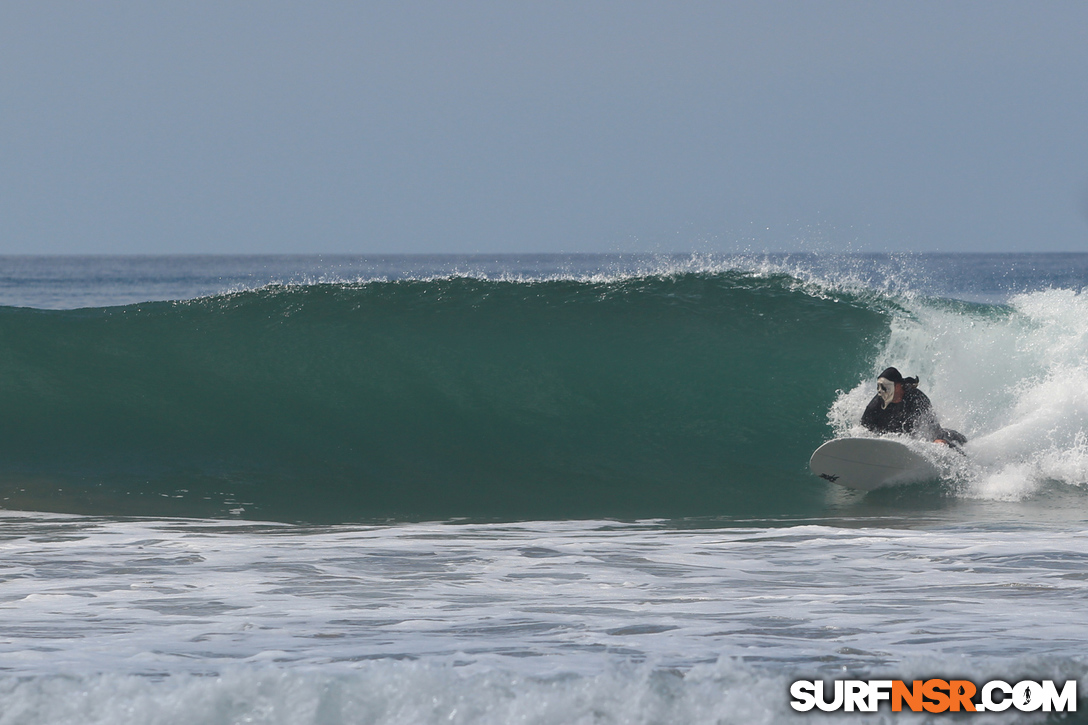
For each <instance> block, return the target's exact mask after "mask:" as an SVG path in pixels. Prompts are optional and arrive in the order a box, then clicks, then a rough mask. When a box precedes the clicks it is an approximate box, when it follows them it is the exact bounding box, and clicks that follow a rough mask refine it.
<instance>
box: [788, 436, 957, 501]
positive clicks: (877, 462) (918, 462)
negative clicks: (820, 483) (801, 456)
mask: <svg viewBox="0 0 1088 725" xmlns="http://www.w3.org/2000/svg"><path fill="white" fill-rule="evenodd" d="M808 466H809V468H811V469H812V472H813V473H815V474H816V475H817V476H819V477H820V478H822V479H824V480H825V481H830V482H831V483H835V484H838V485H840V486H846V487H847V488H855V489H858V490H859V491H872V490H873V489H874V488H880V487H882V486H895V485H897V484H901V483H917V482H918V481H929V480H932V479H935V478H939V477H940V470H939V469H938V468H937V466H935V465H934V464H933V463H932V462H930V461H929V460H927V459H926V458H925V457H924V456H922V455H921V454H920V453H917V452H916V451H913V450H911V449H910V448H908V447H907V446H906V445H904V444H903V443H900V442H899V441H895V440H889V439H887V438H837V439H835V440H833V441H828V442H827V443H824V444H823V445H822V446H820V447H819V448H817V449H816V452H815V453H813V454H812V458H811V459H810V460H809V462H808Z"/></svg>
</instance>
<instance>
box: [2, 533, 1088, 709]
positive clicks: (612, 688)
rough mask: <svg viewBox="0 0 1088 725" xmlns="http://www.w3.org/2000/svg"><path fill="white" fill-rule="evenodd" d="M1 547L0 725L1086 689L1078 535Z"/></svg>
mask: <svg viewBox="0 0 1088 725" xmlns="http://www.w3.org/2000/svg"><path fill="white" fill-rule="evenodd" d="M0 523H2V524H3V527H4V528H3V530H4V531H5V539H4V540H3V541H2V542H0V552H2V561H3V562H4V564H3V569H2V571H3V577H4V579H5V581H4V585H3V589H2V597H0V725H14V724H15V723H19V724H20V725H23V724H25V723H34V724H42V725H46V724H52V723H73V722H79V723H92V724H93V723H110V724H111V725H127V724H129V723H131V724H133V725H136V724H137V723H138V724H139V725H156V724H163V725H166V724H173V723H186V725H188V724H190V723H284V724H288V723H289V724H290V725H305V724H308V723H376V724H379V723H380V724H384V723H391V724H397V725H400V724H403V725H408V724H412V725H415V724H417V723H484V724H490V723H496V724H498V723H502V724H503V725H505V724H506V723H537V724H540V725H548V724H551V723H555V724H556V725H559V724H564V725H565V724H567V723H587V724H588V723H632V724H637V723H691V724H693V725H698V724H701V723H715V724H728V723H744V724H748V723H778V722H792V721H797V722H809V721H810V715H798V714H796V713H793V711H792V710H790V708H789V704H788V703H789V698H788V683H789V682H790V681H792V680H793V679H811V678H812V677H824V678H827V679H830V678H834V677H853V676H864V677H870V676H872V677H883V676H887V677H889V678H903V679H907V680H909V679H912V678H928V677H939V676H945V677H951V676H955V677H969V678H971V679H973V680H975V681H976V682H983V681H986V680H988V679H994V678H1001V679H1006V680H1009V679H1012V680H1015V679H1022V678H1025V677H1032V676H1039V677H1042V676H1045V677H1048V678H1051V679H1059V680H1064V679H1069V678H1081V679H1082V687H1083V686H1084V682H1085V681H1088V679H1086V678H1085V673H1086V672H1088V663H1086V662H1085V661H1084V659H1083V651H1084V625H1083V622H1084V621H1085V605H1084V602H1085V601H1088V600H1086V599H1085V596H1084V594H1085V591H1086V587H1088V582H1086V581H1085V579H1084V577H1083V571H1084V564H1085V562H1086V561H1088V532H1086V531H1084V530H1080V529H1075V530H1069V529H1068V528H1055V527H1047V526H1043V527H1025V526H1023V525H1022V524H1017V525H1015V526H1012V527H1008V528H1004V529H1002V528H999V527H994V526H990V527H989V528H987V527H982V526H971V527H963V526H959V525H951V526H946V527H937V528H932V529H928V530H920V529H896V528H882V527H874V526H868V527H866V526H863V525H861V524H863V523H864V522H854V523H855V525H858V527H857V528H844V527H835V526H822V525H813V524H803V525H796V526H786V527H780V528H766V527H752V526H749V527H746V528H707V529H676V528H668V527H665V526H663V525H662V524H661V522H643V523H635V524H617V523H614V522H533V523H523V524H402V525H395V526H329V527H319V528H307V527H297V526H284V525H259V524H247V523H242V522H211V521H178V520H172V521H167V520H103V519H84V518H79V517H64V516H43V515H34V514H12V515H7V514H5V515H4V517H3V518H2V519H0ZM886 710H887V709H886V708H885V712H883V713H880V714H879V715H877V716H875V717H873V718H871V719H870V720H869V721H872V722H881V721H885V720H884V719H886V718H887V717H888V716H889V714H888V712H887V711H886ZM882 718H883V719H882ZM829 720H831V721H837V720H845V721H849V722H859V721H860V722H866V720H865V718H864V717H858V716H857V714H854V715H841V716H840V717H834V716H833V717H830V718H829ZM916 720H918V721H920V720H921V718H916ZM976 720H977V721H978V722H989V721H992V720H987V719H986V718H985V717H980V718H976ZM1029 720H1030V718H1023V719H1016V718H1012V717H1001V718H998V719H997V721H1000V722H1009V721H1029ZM898 721H903V720H902V718H900V719H897V722H898ZM905 721H907V722H910V721H911V720H910V717H909V716H908V717H907V718H906V720H905Z"/></svg>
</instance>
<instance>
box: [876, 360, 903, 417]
mask: <svg viewBox="0 0 1088 725" xmlns="http://www.w3.org/2000/svg"><path fill="white" fill-rule="evenodd" d="M876 394H877V395H879V396H880V401H881V404H880V407H881V408H887V407H888V404H889V403H898V402H900V401H901V400H903V374H902V373H901V372H899V370H898V369H896V368H888V369H886V370H885V371H884V372H882V373H881V374H880V375H879V376H877V379H876Z"/></svg>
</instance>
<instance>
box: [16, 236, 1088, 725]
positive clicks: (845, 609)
mask: <svg viewBox="0 0 1088 725" xmlns="http://www.w3.org/2000/svg"><path fill="white" fill-rule="evenodd" d="M1085 285H1088V255H1085V254H1015V255H937V254H922V255H898V256H889V255H847V256H833V255H733V256H726V255H721V256H714V255H709V256H708V255H695V256H692V255H666V256H636V255H530V256H497V257H495V256H455V257H454V256H387V257H289V256H274V257H214V256H212V257H85V258H83V257H80V258H77V257H0V411H3V415H2V416H0V507H2V508H0V725H11V724H14V723H20V724H22V723H74V722H80V723H133V724H136V723H140V724H143V723H186V724H190V723H292V724H294V723H440V722H441V723H504V724H505V723H515V722H524V723H541V724H544V723H556V724H560V723H562V724H565V723H779V722H793V721H796V722H806V721H810V720H812V719H813V718H815V719H816V720H819V721H825V720H826V721H839V720H842V721H847V722H892V721H895V722H899V721H903V722H928V720H926V719H925V718H924V717H923V716H921V715H911V714H909V713H908V714H906V715H900V714H895V715H893V714H892V713H891V712H890V711H888V709H887V705H885V706H884V710H883V711H881V712H879V713H876V714H869V715H865V714H858V713H838V714H830V715H821V716H818V717H817V716H814V715H812V714H801V713H795V712H794V711H793V710H792V709H791V708H790V707H789V700H790V696H789V685H790V683H791V682H792V681H794V680H796V679H815V678H821V677H822V678H825V679H843V678H847V677H850V678H856V679H867V678H878V677H880V678H886V679H903V680H911V679H926V678H929V677H941V678H946V679H947V678H949V677H960V678H966V679H971V680H972V681H974V682H976V683H983V682H985V681H988V680H992V679H1002V680H1006V681H1009V682H1016V681H1018V680H1021V679H1055V680H1068V679H1079V681H1080V684H1079V687H1080V693H1081V694H1082V695H1083V694H1084V693H1085V692H1088V297H1086V296H1085V294H1084V291H1083V289H1084V287H1085ZM888 365H895V366H897V367H899V368H900V370H902V371H903V372H904V374H908V375H918V376H920V378H921V387H922V389H923V390H925V391H926V393H927V394H928V395H929V396H930V398H931V399H932V400H933V401H934V404H935V406H936V409H937V412H938V414H939V416H940V418H941V422H942V424H944V425H946V426H948V427H952V428H956V429H958V430H961V431H963V432H964V433H965V434H966V435H967V436H968V438H969V439H970V440H969V443H968V444H967V446H966V452H967V453H968V456H967V458H966V459H965V461H964V465H962V466H961V467H958V468H957V470H956V471H954V472H949V474H948V477H947V478H946V479H945V480H942V481H939V482H930V483H927V484H920V485H916V486H902V487H897V488H893V489H888V490H883V491H876V492H873V493H870V494H867V495H865V494H861V493H859V492H853V491H847V490H845V489H841V488H840V487H837V486H835V485H833V484H830V483H827V482H825V481H822V480H820V479H817V478H815V477H814V476H812V475H811V474H810V473H809V472H808V469H807V462H808V456H809V455H810V453H811V452H812V450H814V449H815V448H816V447H817V446H819V445H820V444H821V443H822V442H823V441H825V440H829V439H831V438H833V437H836V436H841V435H851V434H856V433H858V432H859V430H858V425H857V421H858V419H859V417H860V414H861V410H862V409H863V408H864V405H865V403H866V402H867V401H868V399H869V398H870V397H871V396H872V394H873V390H874V385H875V383H874V378H875V374H876V373H877V372H878V371H879V370H881V369H883V368H884V367H887V366H888ZM1081 709H1083V708H1081ZM1078 716H1081V713H1077V715H1075V716H1073V717H1072V718H1068V717H1061V716H1056V715H1053V714H1051V715H1047V714H1046V713H1033V714H1029V713H1017V712H1015V711H1007V712H1005V713H1002V714H996V713H989V714H985V715H975V716H970V717H969V718H968V719H970V720H972V721H977V722H980V723H981V722H1048V721H1060V722H1067V721H1068V722H1072V721H1075V720H1076V717H1078ZM929 717H931V718H934V719H935V720H941V719H948V720H950V721H952V720H955V721H958V719H957V718H955V717H951V716H949V715H940V716H929ZM912 718H913V719H912ZM1048 718H1049V720H1048Z"/></svg>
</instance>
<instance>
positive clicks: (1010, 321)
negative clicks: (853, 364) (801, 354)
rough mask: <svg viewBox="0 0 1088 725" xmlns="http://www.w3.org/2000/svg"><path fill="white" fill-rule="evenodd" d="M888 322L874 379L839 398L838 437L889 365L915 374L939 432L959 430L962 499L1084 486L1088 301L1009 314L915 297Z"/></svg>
mask: <svg viewBox="0 0 1088 725" xmlns="http://www.w3.org/2000/svg"><path fill="white" fill-rule="evenodd" d="M905 304H906V305H907V312H906V313H905V314H902V315H899V316H897V317H896V318H895V319H893V321H892V323H891V330H890V334H889V336H888V339H887V340H886V341H885V342H884V344H883V345H882V346H881V348H880V350H879V352H878V354H877V355H876V356H875V358H874V360H873V365H872V375H871V377H869V378H867V379H865V380H861V381H859V382H858V383H857V385H856V386H855V387H854V388H852V389H851V390H849V391H846V392H844V393H842V394H841V395H840V396H839V398H838V400H837V401H836V402H835V404H834V405H833V407H832V409H831V411H830V413H829V419H830V421H831V423H832V425H833V426H834V427H835V429H836V431H837V432H838V433H839V434H840V435H857V434H859V433H861V432H862V431H861V430H860V427H859V425H858V422H857V421H858V418H859V417H860V412H861V410H862V409H863V408H864V407H865V405H866V403H867V402H868V400H869V399H870V398H871V397H872V395H873V382H872V381H873V379H874V378H875V376H876V373H877V372H879V371H880V370H881V369H883V368H884V367H886V366H888V365H894V366H896V367H898V368H899V369H900V370H901V371H902V372H903V374H904V375H919V376H920V377H921V388H922V389H923V390H925V391H926V393H927V394H928V395H929V397H930V398H931V399H932V400H933V402H934V405H935V407H936V409H937V411H938V413H939V415H940V418H941V422H942V424H944V425H945V426H946V427H950V428H955V429H958V430H960V431H962V432H963V433H965V434H966V435H967V436H968V437H969V438H970V439H971V440H970V443H969V444H968V446H967V451H968V452H969V454H970V460H971V462H972V465H971V466H967V467H963V468H962V470H960V471H959V475H958V477H959V478H960V480H961V482H962V484H963V487H962V493H963V494H964V495H967V496H976V497H980V498H990V499H998V500H1022V499H1023V498H1024V497H1026V496H1030V495H1032V494H1034V493H1036V492H1038V491H1039V490H1040V488H1041V487H1042V486H1044V485H1045V484H1047V483H1051V482H1057V483H1060V484H1065V485H1071V486H1086V485H1088V437H1086V436H1088V295H1085V294H1083V293H1080V292H1076V291H1072V290H1061V289H1053V290H1043V291H1038V292H1032V293H1027V294H1022V295H1017V296H1014V297H1012V298H1011V299H1010V301H1009V304H1008V309H1007V310H1006V311H1005V312H999V311H997V310H996V309H995V308H992V307H987V308H973V307H963V306H960V305H955V304H949V303H934V302H931V301H924V300H915V301H910V302H907V303H905Z"/></svg>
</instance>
